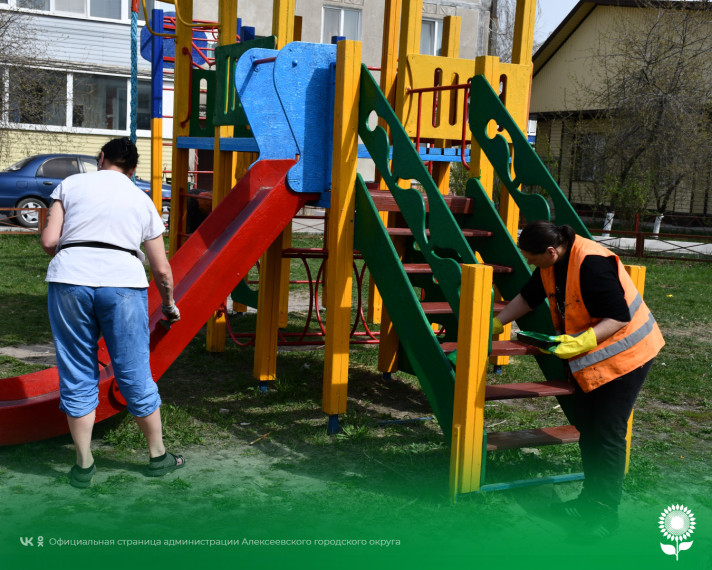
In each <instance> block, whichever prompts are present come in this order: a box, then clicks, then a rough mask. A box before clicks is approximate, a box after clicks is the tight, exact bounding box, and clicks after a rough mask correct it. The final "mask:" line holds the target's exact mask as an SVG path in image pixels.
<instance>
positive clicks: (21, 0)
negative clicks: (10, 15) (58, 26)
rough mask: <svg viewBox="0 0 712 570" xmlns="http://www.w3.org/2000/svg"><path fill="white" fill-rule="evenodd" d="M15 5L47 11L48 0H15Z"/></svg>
mask: <svg viewBox="0 0 712 570" xmlns="http://www.w3.org/2000/svg"><path fill="white" fill-rule="evenodd" d="M17 7H18V8H27V9H28V10H44V11H45V12H49V0H17Z"/></svg>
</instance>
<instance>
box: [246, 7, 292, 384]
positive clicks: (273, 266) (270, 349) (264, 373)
mask: <svg viewBox="0 0 712 570" xmlns="http://www.w3.org/2000/svg"><path fill="white" fill-rule="evenodd" d="M294 4H295V0H274V4H273V10H272V33H273V34H274V35H275V36H277V49H282V48H283V47H284V46H285V45H287V44H288V43H290V42H291V41H292V39H293V37H294ZM291 241H292V227H291V224H290V225H289V226H288V227H287V228H286V229H285V230H284V232H282V234H281V235H280V236H279V237H278V238H277V239H276V240H275V241H274V243H273V244H272V245H271V246H270V247H269V248H268V249H267V251H266V252H265V253H264V255H263V256H262V260H261V262H260V284H259V295H258V301H257V331H256V333H255V362H254V367H253V374H254V376H255V378H256V379H257V380H260V381H264V380H274V379H276V370H277V332H278V329H279V327H280V325H282V323H284V325H286V320H287V316H288V311H289V308H288V306H287V305H286V304H284V305H283V303H284V301H285V300H288V299H289V260H288V259H286V260H285V259H283V258H282V251H284V249H285V248H287V247H289V246H290V245H291Z"/></svg>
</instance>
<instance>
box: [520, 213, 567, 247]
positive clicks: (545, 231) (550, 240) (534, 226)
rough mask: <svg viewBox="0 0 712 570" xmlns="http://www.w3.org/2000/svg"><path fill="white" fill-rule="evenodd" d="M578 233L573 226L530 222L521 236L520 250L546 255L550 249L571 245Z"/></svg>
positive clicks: (540, 221)
mask: <svg viewBox="0 0 712 570" xmlns="http://www.w3.org/2000/svg"><path fill="white" fill-rule="evenodd" d="M575 237H576V232H575V231H574V229H573V228H572V227H571V226H556V225H554V224H552V223H551V222H547V221H545V220H535V221H533V222H529V223H528V224H527V225H526V226H524V229H523V230H522V233H521V234H519V249H521V250H523V251H526V252H529V253H533V254H534V255H537V254H540V253H544V252H545V251H546V250H547V248H549V247H554V248H556V247H559V246H560V245H564V244H571V243H572V242H573V241H574V238H575Z"/></svg>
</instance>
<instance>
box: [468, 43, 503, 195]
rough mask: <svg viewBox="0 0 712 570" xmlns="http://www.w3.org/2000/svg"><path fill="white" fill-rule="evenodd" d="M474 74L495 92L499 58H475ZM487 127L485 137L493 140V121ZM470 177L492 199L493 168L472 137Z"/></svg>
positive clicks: (494, 127)
mask: <svg viewBox="0 0 712 570" xmlns="http://www.w3.org/2000/svg"><path fill="white" fill-rule="evenodd" d="M475 74H476V75H483V76H484V77H485V79H486V80H487V81H488V82H489V84H490V85H491V86H492V89H494V90H495V91H497V89H498V87H499V77H500V73H499V58H497V57H494V56H490V55H483V56H479V57H477V58H475ZM490 123H491V124H489V125H487V135H488V136H489V137H492V138H494V136H495V135H496V134H497V125H495V124H494V121H490ZM470 176H471V177H475V178H479V179H480V184H482V188H484V189H485V191H486V192H487V195H488V196H489V197H490V198H492V188H493V185H494V168H493V167H492V165H491V164H490V162H489V160H487V156H486V155H485V153H484V151H483V150H482V148H481V147H480V145H479V143H478V142H477V140H476V139H475V137H472V141H471V148H470Z"/></svg>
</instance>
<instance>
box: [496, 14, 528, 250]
mask: <svg viewBox="0 0 712 570" xmlns="http://www.w3.org/2000/svg"><path fill="white" fill-rule="evenodd" d="M535 16H536V0H517V8H516V12H515V19H514V38H513V42H512V65H513V66H514V65H523V66H527V67H528V68H529V69H528V73H527V76H526V80H524V81H522V82H521V84H519V85H517V84H516V82H514V81H510V82H509V85H507V90H508V95H507V101H506V103H505V104H506V106H507V110H508V111H509V114H510V115H511V116H512V118H513V119H514V120H515V122H516V123H517V125H518V126H519V128H520V129H521V130H522V131H523V132H524V133H526V132H527V123H528V121H529V96H530V92H531V78H532V69H533V68H532V48H533V45H534V19H535ZM499 214H500V217H501V218H502V221H503V222H504V225H505V226H507V229H508V230H509V233H510V234H511V235H512V237H513V238H515V239H516V236H517V230H518V227H519V208H518V207H517V205H516V203H515V202H514V199H513V198H512V197H511V196H510V195H509V191H508V190H507V189H506V188H505V186H504V185H502V187H501V189H500V195H499Z"/></svg>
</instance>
